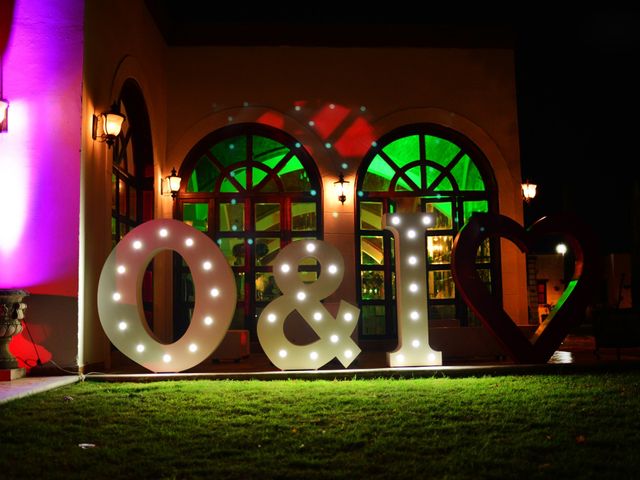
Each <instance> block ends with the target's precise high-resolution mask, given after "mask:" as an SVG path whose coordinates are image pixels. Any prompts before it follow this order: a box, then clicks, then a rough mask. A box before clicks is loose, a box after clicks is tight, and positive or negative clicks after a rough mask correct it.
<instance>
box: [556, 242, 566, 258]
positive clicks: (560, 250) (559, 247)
mask: <svg viewBox="0 0 640 480" xmlns="http://www.w3.org/2000/svg"><path fill="white" fill-rule="evenodd" d="M568 251H569V249H568V248H567V246H566V245H565V244H564V243H559V244H558V245H556V253H559V254H560V255H564V254H565V253H567V252H568Z"/></svg>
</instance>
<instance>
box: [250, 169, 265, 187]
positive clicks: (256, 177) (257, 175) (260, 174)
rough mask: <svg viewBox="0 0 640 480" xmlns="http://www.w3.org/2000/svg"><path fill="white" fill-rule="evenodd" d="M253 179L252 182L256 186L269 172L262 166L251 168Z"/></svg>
mask: <svg viewBox="0 0 640 480" xmlns="http://www.w3.org/2000/svg"><path fill="white" fill-rule="evenodd" d="M251 176H252V180H251V183H252V184H253V186H254V187H256V186H257V185H258V184H259V183H260V182H261V181H262V180H264V178H265V177H266V176H267V172H265V171H264V170H262V169H260V168H253V169H252V170H251Z"/></svg>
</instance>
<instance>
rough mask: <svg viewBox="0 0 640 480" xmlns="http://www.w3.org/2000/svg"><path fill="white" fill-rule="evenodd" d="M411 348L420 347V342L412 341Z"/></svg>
mask: <svg viewBox="0 0 640 480" xmlns="http://www.w3.org/2000/svg"><path fill="white" fill-rule="evenodd" d="M411 346H412V347H413V348H418V347H419V346H420V340H414V341H413V342H411Z"/></svg>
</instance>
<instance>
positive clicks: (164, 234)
mask: <svg viewBox="0 0 640 480" xmlns="http://www.w3.org/2000/svg"><path fill="white" fill-rule="evenodd" d="M158 234H159V235H160V236H161V237H162V238H165V237H166V236H167V235H169V231H168V230H167V229H166V228H161V229H160V231H159V232H158Z"/></svg>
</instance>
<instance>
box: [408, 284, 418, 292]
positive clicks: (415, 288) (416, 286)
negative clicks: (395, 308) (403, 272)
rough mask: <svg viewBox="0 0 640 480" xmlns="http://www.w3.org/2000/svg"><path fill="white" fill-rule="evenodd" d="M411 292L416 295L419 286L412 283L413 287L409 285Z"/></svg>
mask: <svg viewBox="0 0 640 480" xmlns="http://www.w3.org/2000/svg"><path fill="white" fill-rule="evenodd" d="M409 291H410V292H412V293H416V292H417V291H418V284H417V283H412V284H411V285H409Z"/></svg>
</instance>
